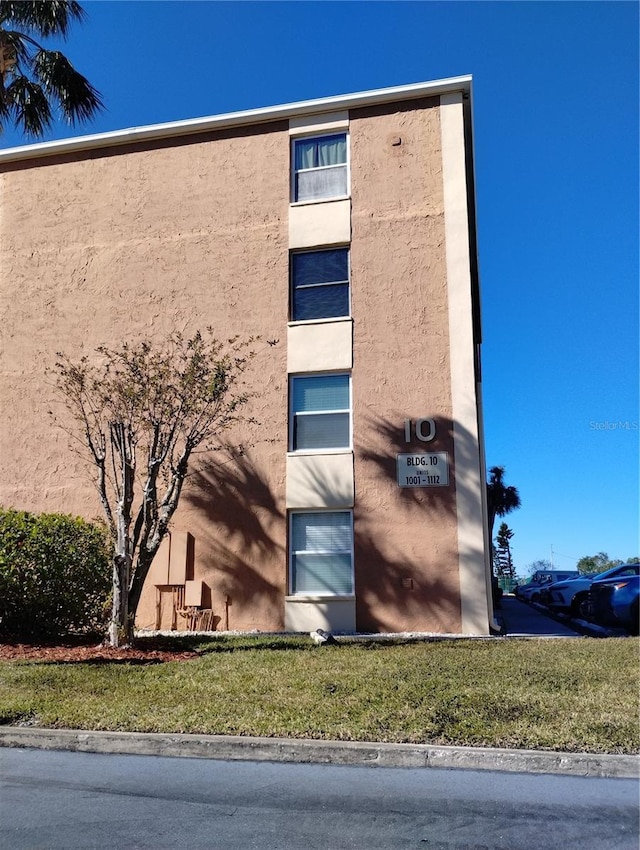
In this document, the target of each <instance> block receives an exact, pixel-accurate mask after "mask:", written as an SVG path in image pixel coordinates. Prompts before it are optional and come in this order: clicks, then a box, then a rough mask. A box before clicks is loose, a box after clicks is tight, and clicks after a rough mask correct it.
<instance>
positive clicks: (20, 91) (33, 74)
mask: <svg viewBox="0 0 640 850" xmlns="http://www.w3.org/2000/svg"><path fill="white" fill-rule="evenodd" d="M85 17H86V16H85V12H84V10H83V8H82V6H81V5H80V4H79V3H77V2H75V0H46V2H42V0H38V2H26V0H6V2H5V0H2V2H0V132H1V131H2V128H3V126H4V125H6V124H7V122H13V124H14V126H15V127H16V128H17V129H18V130H20V131H21V132H23V133H24V134H25V135H27V136H33V137H35V138H41V137H42V136H43V135H44V134H45V132H46V131H47V130H48V129H49V128H50V127H51V125H52V123H53V119H54V115H53V111H52V106H54V107H57V108H59V110H60V112H61V113H62V116H63V117H64V118H65V119H66V120H67V121H68V122H69V123H71V124H75V123H76V122H83V121H88V120H90V119H91V118H93V116H94V115H95V114H96V113H97V112H98V111H99V110H100V109H102V108H103V103H102V98H101V96H100V92H98V91H97V90H96V89H95V88H94V87H93V86H92V85H91V83H90V82H89V81H88V80H87V79H86V78H85V77H83V76H82V74H80V73H79V72H78V71H76V70H75V68H74V67H73V65H72V64H71V63H70V62H69V60H68V59H67V58H66V56H65V55H64V54H63V53H61V52H60V51H59V50H46V49H45V48H44V47H43V46H42V45H41V44H40V42H39V41H38V40H37V39H38V38H44V39H46V38H48V37H50V36H53V37H58V38H63V39H64V38H66V37H67V34H68V32H69V28H70V26H71V24H72V23H73V21H83V20H84V19H85Z"/></svg>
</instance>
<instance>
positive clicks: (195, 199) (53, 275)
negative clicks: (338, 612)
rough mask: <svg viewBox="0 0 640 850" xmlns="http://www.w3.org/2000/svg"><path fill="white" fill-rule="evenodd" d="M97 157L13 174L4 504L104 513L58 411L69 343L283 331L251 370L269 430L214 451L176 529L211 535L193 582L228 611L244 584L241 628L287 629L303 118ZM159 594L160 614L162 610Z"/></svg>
mask: <svg viewBox="0 0 640 850" xmlns="http://www.w3.org/2000/svg"><path fill="white" fill-rule="evenodd" d="M79 156H80V158H79V159H77V161H52V160H47V161H43V162H41V163H38V162H37V161H36V162H31V163H28V164H26V165H25V166H24V167H20V166H15V167H12V166H8V167H6V173H4V174H2V175H0V187H1V197H0V203H1V209H2V213H1V214H2V219H1V222H0V328H1V331H0V333H1V345H2V362H3V368H2V370H1V372H2V374H1V375H0V381H1V383H0V398H1V399H2V408H3V417H2V427H1V429H0V458H1V463H2V476H1V478H0V503H1V504H3V505H5V506H11V507H16V508H21V509H27V510H36V511H40V510H43V511H44V510H51V511H58V510H63V511H65V512H70V513H74V514H79V515H83V516H86V517H94V516H99V515H100V513H101V509H100V505H99V502H98V500H97V496H96V494H95V492H94V489H93V487H92V485H91V483H90V482H89V481H88V480H87V475H86V468H85V465H84V464H83V463H82V462H81V460H80V459H79V458H78V457H77V456H76V455H74V454H73V453H72V452H71V451H70V449H69V447H68V443H69V440H68V437H67V435H66V434H65V433H64V432H62V431H61V430H59V429H57V428H55V427H54V426H53V425H52V423H51V421H50V418H49V416H48V415H47V411H48V410H49V409H51V408H52V405H53V399H54V396H53V393H52V390H51V387H50V382H49V380H48V379H47V377H46V376H45V370H46V368H47V367H50V366H52V365H53V363H54V361H55V353H56V351H64V352H66V353H68V354H69V355H71V356H72V357H78V356H79V355H81V354H91V353H92V352H93V350H94V349H95V347H96V346H97V345H100V344H117V343H118V342H120V341H122V340H134V339H136V338H139V337H142V336H145V337H146V336H151V337H153V338H155V339H162V338H164V337H165V336H166V335H167V334H168V333H169V332H170V331H172V330H179V331H182V332H184V333H185V334H190V333H192V332H193V331H195V330H196V329H198V328H205V327H206V326H208V325H211V326H213V328H214V330H215V331H216V333H217V334H218V335H219V336H220V337H221V338H227V337H229V336H232V335H234V334H241V335H243V336H248V335H252V334H262V335H263V337H264V338H265V339H266V338H269V339H271V338H279V339H280V340H281V344H280V345H279V346H278V347H276V348H275V349H271V348H269V347H268V346H266V345H265V346H264V348H265V349H266V350H265V351H264V353H262V354H261V355H260V356H259V358H258V365H257V366H256V368H255V369H252V370H251V373H250V377H249V381H250V383H251V382H252V383H253V388H254V389H256V390H259V391H260V396H259V398H258V399H257V401H256V402H255V403H254V404H253V405H252V408H251V413H252V414H254V415H255V416H256V417H257V418H258V419H259V420H260V421H261V422H263V423H265V427H266V428H268V430H269V433H268V435H267V434H266V433H264V431H262V432H259V431H258V432H252V435H251V436H252V438H253V441H254V447H253V448H252V449H251V451H250V454H249V456H248V458H246V459H245V460H244V461H243V462H242V464H241V465H240V466H238V465H236V464H233V463H227V464H223V465H222V466H220V467H219V468H218V473H217V474H214V470H215V464H218V463H219V462H220V461H222V457H221V456H220V455H219V454H215V455H211V456H210V457H206V456H204V457H203V458H202V459H201V461H200V473H199V474H198V475H196V476H193V478H192V482H191V485H190V486H189V487H188V488H187V490H186V492H185V495H184V498H183V502H182V505H181V508H180V509H179V512H178V514H177V516H176V523H175V528H176V530H180V531H182V530H184V531H190V532H191V533H192V534H193V536H194V538H195V575H194V576H189V578H195V579H203V580H204V581H205V582H206V584H207V586H208V587H209V588H211V593H212V596H213V599H212V604H213V607H214V609H216V611H217V612H219V611H221V610H222V607H223V602H224V596H225V595H226V594H228V595H229V596H230V597H231V599H230V602H231V604H230V607H229V620H230V622H229V625H230V627H231V628H261V629H274V628H275V629H277V628H282V627H283V623H284V620H283V617H284V606H283V597H284V594H285V592H286V586H285V580H286V558H285V553H284V550H285V508H284V479H285V459H286V450H287V445H286V433H287V429H286V415H287V401H286V399H287V380H286V365H285V363H286V329H287V280H288V268H287V248H288V245H287V233H288V231H287V227H288V225H287V215H288V201H289V135H288V124H287V123H286V122H285V123H281V124H273V125H270V126H269V127H268V128H267V127H265V126H261V127H260V128H259V129H258V130H253V131H252V130H251V129H246V128H242V129H241V130H239V131H237V132H236V133H234V132H233V131H225V132H221V133H218V134H217V135H208V136H207V137H202V138H196V137H191V138H189V139H188V140H186V141H185V142H184V143H180V141H174V142H171V143H168V142H160V143H157V144H156V146H155V147H154V146H148V147H144V146H141V147H138V148H129V149H128V150H123V149H119V150H118V151H111V152H102V153H101V152H100V151H93V152H91V153H88V154H86V155H79ZM276 282H280V285H276ZM263 436H268V437H270V438H275V442H273V443H267V442H265V441H263V440H262V437H263ZM249 493H250V494H251V495H250V496H249V495H248V494H249ZM211 495H214V496H219V497H220V498H217V499H214V500H213V502H211V500H210V498H209V497H210V496H211ZM247 503H250V506H251V508H252V509H253V510H252V511H247V510H243V509H244V508H246V507H247V506H248V504H247ZM240 567H242V568H243V569H242V571H241V572H240V571H239V568H240ZM147 596H148V598H146V597H145V599H143V602H142V604H141V608H140V616H139V622H140V623H141V624H144V625H146V624H147V623H148V621H150V620H152V619H153V616H154V610H155V600H154V599H153V598H152V597H153V594H150V595H147ZM221 625H224V623H221Z"/></svg>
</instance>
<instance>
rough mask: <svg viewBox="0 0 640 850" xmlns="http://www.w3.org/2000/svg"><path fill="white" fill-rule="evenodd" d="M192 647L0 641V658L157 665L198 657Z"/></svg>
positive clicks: (147, 643) (9, 659)
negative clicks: (188, 648) (189, 648)
mask: <svg viewBox="0 0 640 850" xmlns="http://www.w3.org/2000/svg"><path fill="white" fill-rule="evenodd" d="M198 657H199V653H198V652H195V651H193V650H185V649H178V648H176V649H170V648H167V646H166V644H165V645H164V646H162V642H161V641H160V642H158V643H157V644H156V645H154V644H153V642H150V641H148V640H145V642H144V645H137V646H121V647H118V648H117V649H114V648H113V647H111V646H107V645H106V644H103V643H99V644H96V643H95V639H94V640H93V641H92V642H91V643H86V642H84V643H83V642H82V641H73V642H72V641H70V642H68V643H67V642H64V643H55V644H45V643H42V644H37V643H34V644H29V643H0V661H23V660H28V661H45V662H46V661H50V662H56V663H60V662H66V663H72V662H76V663H79V662H93V663H106V662H109V661H112V662H116V663H118V662H119V663H121V664H122V663H126V662H127V661H131V662H135V663H147V664H154V663H155V664H161V663H163V662H166V661H188V660H190V659H192V658H198Z"/></svg>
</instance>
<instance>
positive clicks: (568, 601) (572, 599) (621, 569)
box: [545, 564, 640, 617]
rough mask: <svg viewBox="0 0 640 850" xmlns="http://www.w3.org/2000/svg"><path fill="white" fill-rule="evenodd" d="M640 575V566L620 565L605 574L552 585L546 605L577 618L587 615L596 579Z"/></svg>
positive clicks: (596, 574) (547, 595)
mask: <svg viewBox="0 0 640 850" xmlns="http://www.w3.org/2000/svg"><path fill="white" fill-rule="evenodd" d="M639 573H640V564H620V565H619V566H617V567H611V569H610V570H605V571H604V572H603V573H594V574H593V575H588V576H580V578H575V579H572V580H571V581H560V582H557V583H556V584H554V585H551V586H550V587H549V588H548V590H547V593H546V598H545V604H546V605H548V606H549V608H553V609H554V610H555V611H569V612H570V613H571V614H573V615H574V616H575V617H580V616H582V617H584V616H585V615H586V613H587V612H586V607H585V606H586V603H587V595H588V593H589V588H590V587H591V582H593V581H595V580H596V579H597V580H598V581H600V580H601V579H605V578H606V579H608V578H620V577H622V576H637V575H638V574H639Z"/></svg>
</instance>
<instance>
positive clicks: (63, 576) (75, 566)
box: [0, 508, 111, 639]
mask: <svg viewBox="0 0 640 850" xmlns="http://www.w3.org/2000/svg"><path fill="white" fill-rule="evenodd" d="M110 591H111V551H110V547H109V544H108V540H107V536H106V533H105V530H104V528H103V527H101V526H100V525H97V524H92V523H88V522H85V521H84V520H82V519H78V518H74V517H71V516H65V515H62V514H32V513H26V512H25V511H15V510H5V509H2V508H0V635H3V636H5V637H12V638H30V639H33V638H36V637H37V638H50V637H59V636H61V635H68V634H74V633H86V632H93V631H100V632H102V631H104V629H105V623H106V607H107V603H108V598H109V593H110Z"/></svg>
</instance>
